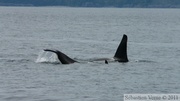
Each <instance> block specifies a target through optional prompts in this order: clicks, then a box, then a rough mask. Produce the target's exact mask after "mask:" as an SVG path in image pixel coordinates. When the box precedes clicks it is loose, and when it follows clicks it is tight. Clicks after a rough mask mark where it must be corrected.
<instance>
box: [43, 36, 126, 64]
mask: <svg viewBox="0 0 180 101" xmlns="http://www.w3.org/2000/svg"><path fill="white" fill-rule="evenodd" d="M127 40H128V37H127V35H123V38H122V40H121V42H120V44H119V46H118V48H117V50H116V53H115V55H114V57H113V61H118V62H128V61H129V60H128V57H127ZM44 51H49V52H53V53H56V54H57V56H58V59H59V61H60V62H61V63H62V64H72V63H75V62H78V61H76V60H74V59H72V58H70V57H69V56H67V55H66V54H64V53H62V52H60V51H59V50H51V49H44ZM107 60H110V58H101V59H95V60H91V62H92V61H105V63H106V64H108V61H107Z"/></svg>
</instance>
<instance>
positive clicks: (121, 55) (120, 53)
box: [114, 34, 129, 62]
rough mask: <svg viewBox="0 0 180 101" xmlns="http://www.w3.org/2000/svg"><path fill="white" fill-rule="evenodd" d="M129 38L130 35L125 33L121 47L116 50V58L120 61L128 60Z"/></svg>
mask: <svg viewBox="0 0 180 101" xmlns="http://www.w3.org/2000/svg"><path fill="white" fill-rule="evenodd" d="M127 40H128V37H127V35H125V34H124V35H123V38H122V40H121V42H120V44H119V47H118V48H117V50H116V53H115V55H114V59H115V60H117V61H119V62H128V61H129V60H128V57H127Z"/></svg>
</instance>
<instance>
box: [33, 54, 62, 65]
mask: <svg viewBox="0 0 180 101" xmlns="http://www.w3.org/2000/svg"><path fill="white" fill-rule="evenodd" d="M36 63H60V62H59V60H58V57H57V55H56V54H55V53H52V52H46V51H40V52H39V55H38V58H37V59H36Z"/></svg>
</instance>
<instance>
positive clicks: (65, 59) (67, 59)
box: [44, 49, 76, 64]
mask: <svg viewBox="0 0 180 101" xmlns="http://www.w3.org/2000/svg"><path fill="white" fill-rule="evenodd" d="M44 51H49V52H53V53H56V54H57V56H58V59H59V61H61V63H62V64H71V63H74V62H76V61H75V60H73V59H71V58H70V57H68V56H67V55H65V54H64V53H62V52H60V51H58V50H51V49H44Z"/></svg>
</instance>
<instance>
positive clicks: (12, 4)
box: [0, 3, 180, 8]
mask: <svg viewBox="0 0 180 101" xmlns="http://www.w3.org/2000/svg"><path fill="white" fill-rule="evenodd" d="M0 6H7V7H8V6H15V7H16V6H17V7H18V6H19V7H82V8H86V7H87V8H180V5H147V6H141V5H122V6H95V5H91V6H69V5H34V4H15V3H0Z"/></svg>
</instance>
